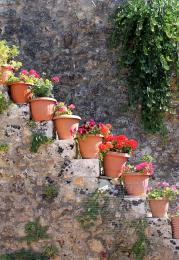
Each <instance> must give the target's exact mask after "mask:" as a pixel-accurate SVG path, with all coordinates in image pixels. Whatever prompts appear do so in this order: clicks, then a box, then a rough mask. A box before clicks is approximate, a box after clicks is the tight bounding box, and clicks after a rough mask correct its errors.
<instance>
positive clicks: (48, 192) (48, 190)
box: [42, 183, 58, 201]
mask: <svg viewBox="0 0 179 260" xmlns="http://www.w3.org/2000/svg"><path fill="white" fill-rule="evenodd" d="M57 196H58V187H57V186H56V185H55V184H53V183H51V184H46V185H44V187H43V190H42V198H43V199H44V200H46V201H53V200H54V199H55V198H56V197H57Z"/></svg>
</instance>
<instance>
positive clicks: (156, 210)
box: [149, 199, 169, 218]
mask: <svg viewBox="0 0 179 260" xmlns="http://www.w3.org/2000/svg"><path fill="white" fill-rule="evenodd" d="M149 206H150V210H151V212H152V217H154V218H166V217H167V212H168V207H169V201H168V200H167V199H158V200H157V199H156V200H155V199H149Z"/></svg>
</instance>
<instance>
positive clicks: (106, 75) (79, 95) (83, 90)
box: [0, 0, 179, 182]
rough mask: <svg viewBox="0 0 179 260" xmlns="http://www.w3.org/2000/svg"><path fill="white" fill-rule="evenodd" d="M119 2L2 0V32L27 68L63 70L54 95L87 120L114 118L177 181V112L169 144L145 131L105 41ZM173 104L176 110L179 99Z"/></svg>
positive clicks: (119, 130)
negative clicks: (72, 106)
mask: <svg viewBox="0 0 179 260" xmlns="http://www.w3.org/2000/svg"><path fill="white" fill-rule="evenodd" d="M120 2H122V0H100V1H97V0H93V1H92V0H38V4H37V3H36V1H29V0H21V1H18V0H16V1H10V0H3V1H1V4H0V18H1V19H0V20H1V22H0V38H6V39H7V40H8V41H10V42H12V43H16V44H18V45H20V47H21V51H22V56H21V58H22V60H23V63H24V66H25V67H26V68H32V67H33V68H35V69H37V70H39V71H41V72H42V71H45V72H47V73H49V74H51V75H53V74H60V75H61V76H62V83H61V84H60V85H59V86H57V87H56V88H55V97H56V98H58V99H59V100H65V101H66V102H69V103H71V102H73V103H75V104H76V107H77V113H78V114H79V115H80V116H81V117H82V118H83V120H85V119H90V118H95V119H97V120H100V121H104V122H111V123H112V124H113V126H114V131H115V132H116V133H126V134H127V135H129V136H130V137H135V138H137V139H138V140H139V143H140V150H141V151H142V153H144V151H145V152H149V153H151V154H152V155H153V156H154V158H155V168H156V178H157V177H158V176H160V177H162V178H163V179H165V178H167V179H169V180H171V181H173V182H174V181H175V180H176V178H177V179H178V178H179V177H178V176H179V153H178V146H179V127H178V124H179V121H178V118H179V115H176V117H175V116H174V117H172V116H170V117H168V118H167V129H168V132H169V134H168V138H167V139H168V142H167V145H164V144H163V142H162V138H161V136H160V135H150V134H145V133H144V132H143V131H142V130H141V127H140V123H139V112H138V113H136V111H134V112H132V111H128V110H127V104H128V92H127V83H126V81H125V78H126V74H125V73H124V75H122V77H121V79H120V80H118V78H117V66H116V60H117V57H118V55H117V54H116V50H110V49H109V48H108V47H107V41H108V38H109V34H110V30H111V26H110V23H109V16H110V14H112V12H113V10H114V9H115V7H116V6H117V5H118V4H119V3H120ZM174 107H176V108H177V109H176V111H177V113H178V111H179V109H178V102H176V104H175V105H174ZM139 156H140V155H139V153H137V158H138V157H139ZM178 181H179V180H178Z"/></svg>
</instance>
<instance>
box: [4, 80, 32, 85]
mask: <svg viewBox="0 0 179 260" xmlns="http://www.w3.org/2000/svg"><path fill="white" fill-rule="evenodd" d="M16 84H19V85H26V86H34V84H33V83H27V82H21V81H17V82H13V83H8V84H7V85H8V86H13V85H16Z"/></svg>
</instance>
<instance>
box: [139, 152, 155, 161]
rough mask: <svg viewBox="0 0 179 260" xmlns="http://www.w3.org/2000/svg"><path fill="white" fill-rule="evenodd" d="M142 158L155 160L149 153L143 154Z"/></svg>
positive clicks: (143, 159)
mask: <svg viewBox="0 0 179 260" xmlns="http://www.w3.org/2000/svg"><path fill="white" fill-rule="evenodd" d="M141 160H142V161H145V162H152V161H153V160H154V158H153V157H152V156H151V155H149V154H144V155H143V156H142V158H141Z"/></svg>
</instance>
